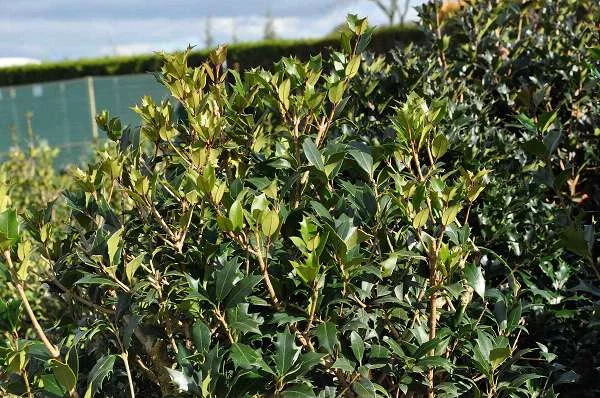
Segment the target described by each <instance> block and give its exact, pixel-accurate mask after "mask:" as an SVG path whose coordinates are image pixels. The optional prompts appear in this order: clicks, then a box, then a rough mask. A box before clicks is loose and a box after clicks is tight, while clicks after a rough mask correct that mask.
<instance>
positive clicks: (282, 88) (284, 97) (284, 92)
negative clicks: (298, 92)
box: [277, 79, 291, 111]
mask: <svg viewBox="0 0 600 398" xmlns="http://www.w3.org/2000/svg"><path fill="white" fill-rule="evenodd" d="M290 86H291V82H290V79H285V80H284V81H283V82H281V84H280V85H279V88H278V90H277V95H279V100H280V101H281V103H282V104H283V108H284V109H285V110H286V111H287V110H288V109H289V108H290Z"/></svg>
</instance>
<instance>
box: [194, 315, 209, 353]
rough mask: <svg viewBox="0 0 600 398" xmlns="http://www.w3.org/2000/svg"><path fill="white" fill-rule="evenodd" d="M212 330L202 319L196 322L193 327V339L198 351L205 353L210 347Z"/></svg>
mask: <svg viewBox="0 0 600 398" xmlns="http://www.w3.org/2000/svg"><path fill="white" fill-rule="evenodd" d="M210 340H211V332H210V329H209V328H208V326H206V324H205V323H204V322H202V321H198V322H196V323H194V326H193V327H192V341H193V342H194V345H195V346H196V350H198V352H200V353H202V354H205V353H207V352H208V350H209V348H210Z"/></svg>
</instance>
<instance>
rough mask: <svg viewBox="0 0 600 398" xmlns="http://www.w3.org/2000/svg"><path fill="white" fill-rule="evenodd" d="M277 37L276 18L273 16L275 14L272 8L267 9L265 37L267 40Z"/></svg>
mask: <svg viewBox="0 0 600 398" xmlns="http://www.w3.org/2000/svg"><path fill="white" fill-rule="evenodd" d="M276 38H277V32H276V31H275V19H274V18H273V14H271V10H269V11H267V15H266V16H265V28H264V33H263V39H265V40H273V39H276Z"/></svg>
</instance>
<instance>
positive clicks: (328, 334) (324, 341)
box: [317, 322, 338, 354]
mask: <svg viewBox="0 0 600 398" xmlns="http://www.w3.org/2000/svg"><path fill="white" fill-rule="evenodd" d="M317 338H318V339H319V344H320V345H321V347H323V348H324V349H325V351H327V352H328V353H330V354H331V353H332V352H333V350H334V348H335V346H336V344H337V342H338V339H337V326H336V324H335V323H333V322H324V323H321V324H320V325H319V326H317Z"/></svg>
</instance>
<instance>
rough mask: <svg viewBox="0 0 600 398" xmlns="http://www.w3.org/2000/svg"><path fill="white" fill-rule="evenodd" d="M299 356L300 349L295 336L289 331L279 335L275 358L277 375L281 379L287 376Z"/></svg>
mask: <svg viewBox="0 0 600 398" xmlns="http://www.w3.org/2000/svg"><path fill="white" fill-rule="evenodd" d="M299 355H300V347H298V346H296V343H295V342H294V335H293V334H291V333H290V331H289V330H287V329H286V331H285V332H283V333H277V341H276V342H275V356H274V358H273V361H274V362H275V372H276V373H277V375H278V376H280V377H283V376H285V375H287V373H288V372H289V370H290V369H291V368H292V366H293V365H294V363H295V362H296V360H297V359H298V356H299Z"/></svg>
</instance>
